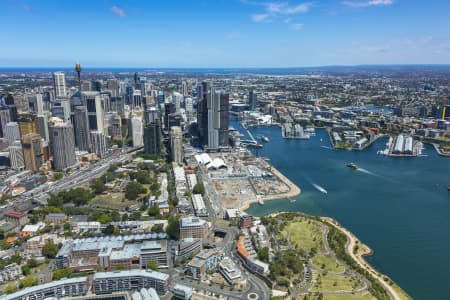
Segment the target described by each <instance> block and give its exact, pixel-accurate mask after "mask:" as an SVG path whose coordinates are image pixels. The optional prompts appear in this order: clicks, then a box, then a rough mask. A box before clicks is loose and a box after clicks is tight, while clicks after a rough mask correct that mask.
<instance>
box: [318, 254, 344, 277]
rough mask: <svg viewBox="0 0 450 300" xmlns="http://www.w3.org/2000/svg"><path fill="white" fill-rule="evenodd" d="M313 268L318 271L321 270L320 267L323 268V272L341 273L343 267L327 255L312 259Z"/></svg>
mask: <svg viewBox="0 0 450 300" xmlns="http://www.w3.org/2000/svg"><path fill="white" fill-rule="evenodd" d="M312 262H313V264H314V266H315V267H316V268H318V269H322V265H324V266H325V268H324V270H327V271H328V272H333V273H343V272H344V271H345V267H344V266H343V265H341V264H339V263H337V262H336V260H335V259H334V258H333V257H331V256H329V255H319V254H318V255H316V256H314V257H313V258H312Z"/></svg>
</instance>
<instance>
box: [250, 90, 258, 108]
mask: <svg viewBox="0 0 450 300" xmlns="http://www.w3.org/2000/svg"><path fill="white" fill-rule="evenodd" d="M257 101H258V96H257V95H256V93H255V91H254V90H251V91H250V92H249V93H248V106H249V108H250V110H255V108H256V103H257Z"/></svg>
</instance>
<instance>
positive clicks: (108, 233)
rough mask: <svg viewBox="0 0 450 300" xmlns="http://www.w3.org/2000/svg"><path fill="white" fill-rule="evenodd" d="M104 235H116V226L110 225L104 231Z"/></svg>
mask: <svg viewBox="0 0 450 300" xmlns="http://www.w3.org/2000/svg"><path fill="white" fill-rule="evenodd" d="M103 233H104V234H107V235H111V234H113V233H114V225H111V224H110V225H108V226H106V227H105V229H103Z"/></svg>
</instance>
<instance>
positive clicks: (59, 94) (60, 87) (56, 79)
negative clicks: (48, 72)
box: [53, 72, 67, 98]
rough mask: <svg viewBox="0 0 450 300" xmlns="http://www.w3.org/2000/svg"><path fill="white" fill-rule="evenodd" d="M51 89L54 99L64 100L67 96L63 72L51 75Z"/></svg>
mask: <svg viewBox="0 0 450 300" xmlns="http://www.w3.org/2000/svg"><path fill="white" fill-rule="evenodd" d="M53 88H54V90H55V97H56V98H64V97H66V96H67V91H66V77H65V75H64V73H63V72H55V73H53Z"/></svg>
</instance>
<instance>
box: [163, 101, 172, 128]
mask: <svg viewBox="0 0 450 300" xmlns="http://www.w3.org/2000/svg"><path fill="white" fill-rule="evenodd" d="M173 113H175V104H173V103H172V102H168V103H164V128H165V129H169V128H170V127H169V115H171V114H173Z"/></svg>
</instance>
